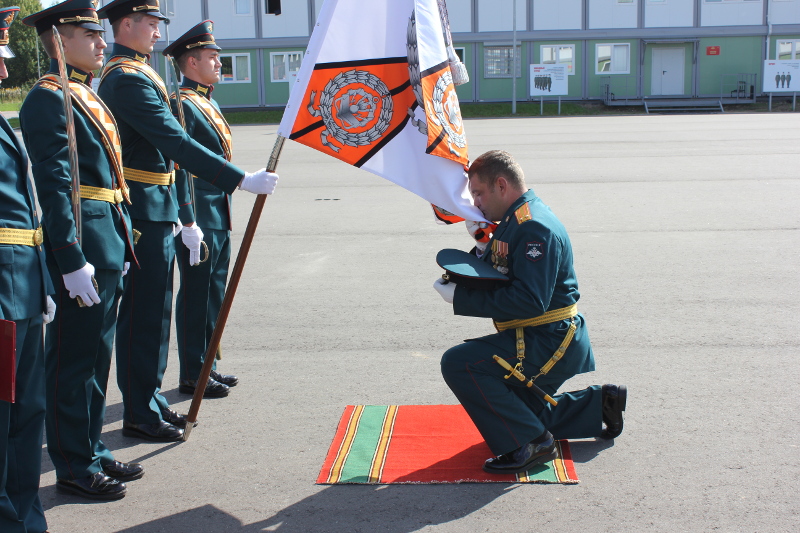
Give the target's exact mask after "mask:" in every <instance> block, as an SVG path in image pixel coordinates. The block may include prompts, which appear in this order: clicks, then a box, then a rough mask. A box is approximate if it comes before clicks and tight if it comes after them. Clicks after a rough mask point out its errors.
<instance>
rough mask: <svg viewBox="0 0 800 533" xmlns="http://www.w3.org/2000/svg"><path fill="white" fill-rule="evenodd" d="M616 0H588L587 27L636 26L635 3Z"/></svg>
mask: <svg viewBox="0 0 800 533" xmlns="http://www.w3.org/2000/svg"><path fill="white" fill-rule="evenodd" d="M638 3H639V0H633V2H630V3H628V2H626V3H622V4H621V3H619V2H618V1H617V0H589V28H590V29H603V28H635V27H637V26H638V13H637V7H636V6H637V4H638Z"/></svg>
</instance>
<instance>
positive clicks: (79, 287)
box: [61, 263, 100, 307]
mask: <svg viewBox="0 0 800 533" xmlns="http://www.w3.org/2000/svg"><path fill="white" fill-rule="evenodd" d="M92 276H94V267H93V266H92V264H91V263H86V264H85V265H83V267H82V268H80V269H78V270H76V271H75V272H70V273H69V274H64V275H63V276H61V277H63V278H64V286H65V287H66V288H67V290H68V291H69V297H70V298H76V297H80V299H81V300H82V301H83V303H84V304H86V307H91V306H92V305H94V304H99V303H100V296H99V295H98V294H97V291H96V290H95V288H94V283H92Z"/></svg>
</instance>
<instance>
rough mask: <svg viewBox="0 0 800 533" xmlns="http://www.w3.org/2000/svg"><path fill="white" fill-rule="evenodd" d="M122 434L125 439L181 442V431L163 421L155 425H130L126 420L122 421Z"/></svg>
mask: <svg viewBox="0 0 800 533" xmlns="http://www.w3.org/2000/svg"><path fill="white" fill-rule="evenodd" d="M122 434H123V435H125V436H126V437H135V438H137V439H144V440H149V441H152V442H178V441H181V440H183V430H182V429H179V428H176V427H175V426H173V425H172V424H169V423H167V422H164V421H163V420H159V421H158V422H156V423H155V424H132V423H131V422H128V421H127V420H123V421H122Z"/></svg>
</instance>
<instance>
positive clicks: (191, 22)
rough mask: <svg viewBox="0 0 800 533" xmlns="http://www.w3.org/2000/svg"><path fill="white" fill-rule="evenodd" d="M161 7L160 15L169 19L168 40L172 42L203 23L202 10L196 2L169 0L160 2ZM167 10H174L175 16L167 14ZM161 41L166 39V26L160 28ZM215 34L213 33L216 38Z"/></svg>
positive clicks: (190, 0)
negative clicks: (162, 14)
mask: <svg viewBox="0 0 800 533" xmlns="http://www.w3.org/2000/svg"><path fill="white" fill-rule="evenodd" d="M161 7H162V9H163V11H162V13H164V14H165V15H166V16H168V17H169V19H170V22H169V39H170V41H174V40H175V39H177V38H178V37H180V36H181V35H183V34H184V33H186V32H187V31H189V30H190V29H192V28H194V27H195V26H197V25H198V24H200V23H201V22H203V9H202V7H201V6H200V2H198V1H197V0H169V2H164V1H163V0H162V2H161ZM167 8H169V9H172V10H174V12H175V14H174V15H173V14H171V13H167V12H166V11H167ZM160 29H161V40H162V41H163V40H166V38H167V28H166V25H162V26H161V28H160ZM216 36H217V32H216V29H215V31H214V37H215V38H216Z"/></svg>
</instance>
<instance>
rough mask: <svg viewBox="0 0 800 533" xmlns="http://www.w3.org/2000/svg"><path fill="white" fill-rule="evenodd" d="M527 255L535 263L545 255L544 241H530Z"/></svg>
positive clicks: (526, 250)
mask: <svg viewBox="0 0 800 533" xmlns="http://www.w3.org/2000/svg"><path fill="white" fill-rule="evenodd" d="M525 257H527V258H528V260H530V261H532V262H534V263H535V262H536V261H538V260H539V259H541V258H542V257H544V243H542V242H536V241H533V242H529V243H528V246H527V247H526V249H525Z"/></svg>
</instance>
